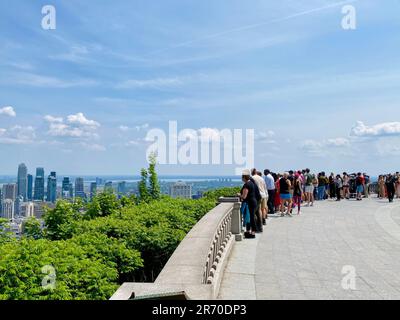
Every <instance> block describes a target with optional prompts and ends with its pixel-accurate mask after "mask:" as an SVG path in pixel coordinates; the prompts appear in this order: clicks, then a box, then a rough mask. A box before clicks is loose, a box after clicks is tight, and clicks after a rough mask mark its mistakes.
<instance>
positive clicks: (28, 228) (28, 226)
mask: <svg viewBox="0 0 400 320" xmlns="http://www.w3.org/2000/svg"><path fill="white" fill-rule="evenodd" d="M23 233H24V236H25V237H27V238H31V239H41V238H43V231H42V226H41V224H40V221H39V220H38V219H36V218H35V217H31V218H29V219H28V220H26V221H25V222H24V224H23Z"/></svg>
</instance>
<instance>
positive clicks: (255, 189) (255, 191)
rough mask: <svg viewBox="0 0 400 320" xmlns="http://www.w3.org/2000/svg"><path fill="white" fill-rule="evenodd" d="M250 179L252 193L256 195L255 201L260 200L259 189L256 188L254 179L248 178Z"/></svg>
mask: <svg viewBox="0 0 400 320" xmlns="http://www.w3.org/2000/svg"><path fill="white" fill-rule="evenodd" d="M250 181H251V182H252V183H253V185H254V195H255V197H256V200H257V202H258V201H261V199H262V197H261V193H260V189H258V186H257V183H256V182H255V181H254V179H253V178H250Z"/></svg>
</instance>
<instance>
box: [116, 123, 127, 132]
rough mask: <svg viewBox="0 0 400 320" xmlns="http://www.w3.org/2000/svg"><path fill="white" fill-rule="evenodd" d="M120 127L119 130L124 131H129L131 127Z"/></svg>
mask: <svg viewBox="0 0 400 320" xmlns="http://www.w3.org/2000/svg"><path fill="white" fill-rule="evenodd" d="M118 128H119V130H121V131H123V132H126V131H129V127H127V126H124V125H121V126H119V127H118Z"/></svg>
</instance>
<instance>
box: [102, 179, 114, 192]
mask: <svg viewBox="0 0 400 320" xmlns="http://www.w3.org/2000/svg"><path fill="white" fill-rule="evenodd" d="M104 192H109V193H114V189H113V184H112V181H108V182H106V184H105V185H104Z"/></svg>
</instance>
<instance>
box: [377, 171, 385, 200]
mask: <svg viewBox="0 0 400 320" xmlns="http://www.w3.org/2000/svg"><path fill="white" fill-rule="evenodd" d="M385 197H386V192H385V178H384V176H383V175H380V176H379V178H378V198H380V199H384V198H385Z"/></svg>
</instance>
